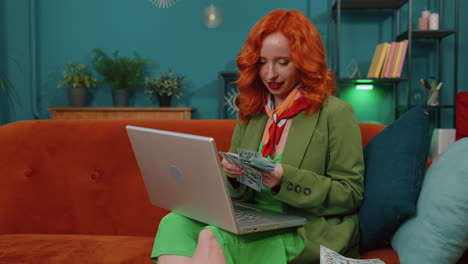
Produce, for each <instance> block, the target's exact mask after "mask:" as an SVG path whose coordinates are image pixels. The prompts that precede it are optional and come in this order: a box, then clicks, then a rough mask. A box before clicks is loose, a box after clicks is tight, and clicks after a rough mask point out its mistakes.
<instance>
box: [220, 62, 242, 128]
mask: <svg viewBox="0 0 468 264" xmlns="http://www.w3.org/2000/svg"><path fill="white" fill-rule="evenodd" d="M237 78H238V73H237V72H236V71H232V72H219V73H218V118H219V119H237V113H238V109H237V106H236V98H237V95H238V94H239V90H237V85H236V84H235V83H234V82H235V81H237Z"/></svg>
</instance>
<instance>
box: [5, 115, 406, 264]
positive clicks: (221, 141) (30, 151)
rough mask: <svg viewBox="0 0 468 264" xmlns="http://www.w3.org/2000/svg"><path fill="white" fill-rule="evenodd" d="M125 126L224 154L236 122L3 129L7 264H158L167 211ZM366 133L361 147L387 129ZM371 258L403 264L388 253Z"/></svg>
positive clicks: (48, 123) (60, 123)
mask: <svg viewBox="0 0 468 264" xmlns="http://www.w3.org/2000/svg"><path fill="white" fill-rule="evenodd" d="M125 125H135V126H143V127H150V128H157V129H164V130H171V131H178V132H184V133H191V134H197V135H203V136H210V137H214V138H215V141H216V144H217V147H218V149H219V150H220V151H227V150H228V148H229V145H230V138H231V134H232V131H233V128H234V125H235V121H234V120H32V121H20V122H14V123H10V124H7V125H3V126H1V127H0V263H35V264H41V263H48V264H54V263H68V264H71V263H81V264H82V263H128V264H131V263H139V264H142V263H152V261H151V260H150V259H149V256H150V252H151V249H152V245H153V239H154V235H155V233H156V230H157V227H158V223H159V221H160V219H161V218H162V217H163V216H164V215H165V214H167V213H168V211H166V210H164V209H161V208H157V207H155V206H153V205H152V204H151V203H150V201H149V199H148V196H147V193H146V190H145V187H144V184H143V181H142V178H141V176H140V173H139V170H138V166H137V163H136V160H135V158H134V156H133V152H132V150H131V147H130V143H129V141H128V138H127V134H126V131H125ZM360 126H361V130H362V136H363V143H364V144H367V142H368V141H369V140H370V139H371V138H372V137H373V136H374V135H376V134H377V133H378V132H380V131H381V130H382V129H383V128H384V127H383V126H381V125H376V124H364V123H363V124H360ZM161 151H164V150H161ZM181 151H183V150H181ZM364 257H368V258H374V257H376V258H380V259H382V260H383V261H385V262H386V263H387V264H396V263H398V256H397V255H396V253H395V252H394V251H393V250H391V249H389V248H386V249H385V248H384V249H380V250H376V251H372V252H367V253H365V254H364Z"/></svg>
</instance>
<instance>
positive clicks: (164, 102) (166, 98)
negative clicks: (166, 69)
mask: <svg viewBox="0 0 468 264" xmlns="http://www.w3.org/2000/svg"><path fill="white" fill-rule="evenodd" d="M171 98H172V97H171V96H170V95H158V99H159V106H161V107H169V106H171Z"/></svg>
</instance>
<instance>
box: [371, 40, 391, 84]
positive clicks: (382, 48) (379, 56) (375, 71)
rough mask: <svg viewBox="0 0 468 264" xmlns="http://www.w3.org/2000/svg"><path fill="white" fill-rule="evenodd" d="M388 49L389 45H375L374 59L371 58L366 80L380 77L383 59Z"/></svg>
mask: <svg viewBox="0 0 468 264" xmlns="http://www.w3.org/2000/svg"><path fill="white" fill-rule="evenodd" d="M389 49H390V43H386V42H384V43H381V44H378V45H377V47H376V48H375V52H374V57H373V58H372V62H371V66H370V67H369V72H368V73H367V78H379V77H380V73H381V72H382V68H383V64H384V61H385V57H386V56H387V55H388V51H389Z"/></svg>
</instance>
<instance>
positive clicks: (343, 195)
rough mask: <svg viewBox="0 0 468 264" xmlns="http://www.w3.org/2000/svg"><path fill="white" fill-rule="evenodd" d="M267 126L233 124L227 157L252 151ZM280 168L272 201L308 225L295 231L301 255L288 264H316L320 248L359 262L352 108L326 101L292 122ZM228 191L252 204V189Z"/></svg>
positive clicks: (360, 163)
mask: <svg viewBox="0 0 468 264" xmlns="http://www.w3.org/2000/svg"><path fill="white" fill-rule="evenodd" d="M267 120H268V116H267V115H266V114H264V113H261V114H259V115H257V116H254V117H253V118H251V119H250V121H249V122H248V123H247V124H242V123H240V122H238V123H237V125H236V128H235V129H234V133H233V136H232V142H231V148H230V150H229V151H230V152H233V153H236V152H237V148H245V149H250V150H254V151H257V150H258V146H259V144H260V140H261V139H262V136H263V131H264V129H265V126H266V122H267ZM281 164H282V165H283V170H284V174H283V179H282V182H281V185H280V189H279V191H278V192H273V193H272V194H273V197H275V198H276V199H278V200H281V201H282V202H283V203H282V205H283V209H284V211H285V212H286V213H287V214H294V215H300V216H304V217H306V218H307V219H308V220H307V223H306V224H305V225H304V226H302V227H299V228H297V232H298V234H299V235H300V236H301V237H302V238H303V239H304V242H305V249H304V251H303V252H302V253H301V254H300V255H299V256H298V257H296V258H295V259H294V260H293V261H292V262H291V263H319V259H320V258H319V255H320V245H323V246H326V247H328V248H330V249H332V250H334V251H336V252H339V253H341V254H344V255H347V256H349V257H358V242H359V225H358V218H357V210H358V208H359V207H360V205H361V202H362V200H363V191H364V178H363V173H364V159H363V150H362V143H361V132H360V129H359V126H358V123H357V120H356V117H355V115H354V111H353V109H352V107H351V105H349V104H348V103H346V102H344V101H342V100H340V99H338V98H336V97H334V96H330V97H329V98H328V99H327V100H326V101H325V102H324V104H323V107H322V108H321V109H320V110H318V111H317V112H316V113H314V114H312V115H306V114H305V113H299V114H297V115H296V116H295V117H293V119H292V123H291V127H290V130H289V134H288V137H287V140H286V144H285V148H284V151H283V157H282V161H281ZM228 185H229V189H230V193H231V196H232V197H233V198H240V199H243V200H245V201H247V202H248V201H252V200H253V197H254V194H255V191H254V190H253V189H251V188H248V187H247V186H245V185H241V186H240V187H239V188H237V189H236V188H234V187H233V186H230V184H228Z"/></svg>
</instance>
